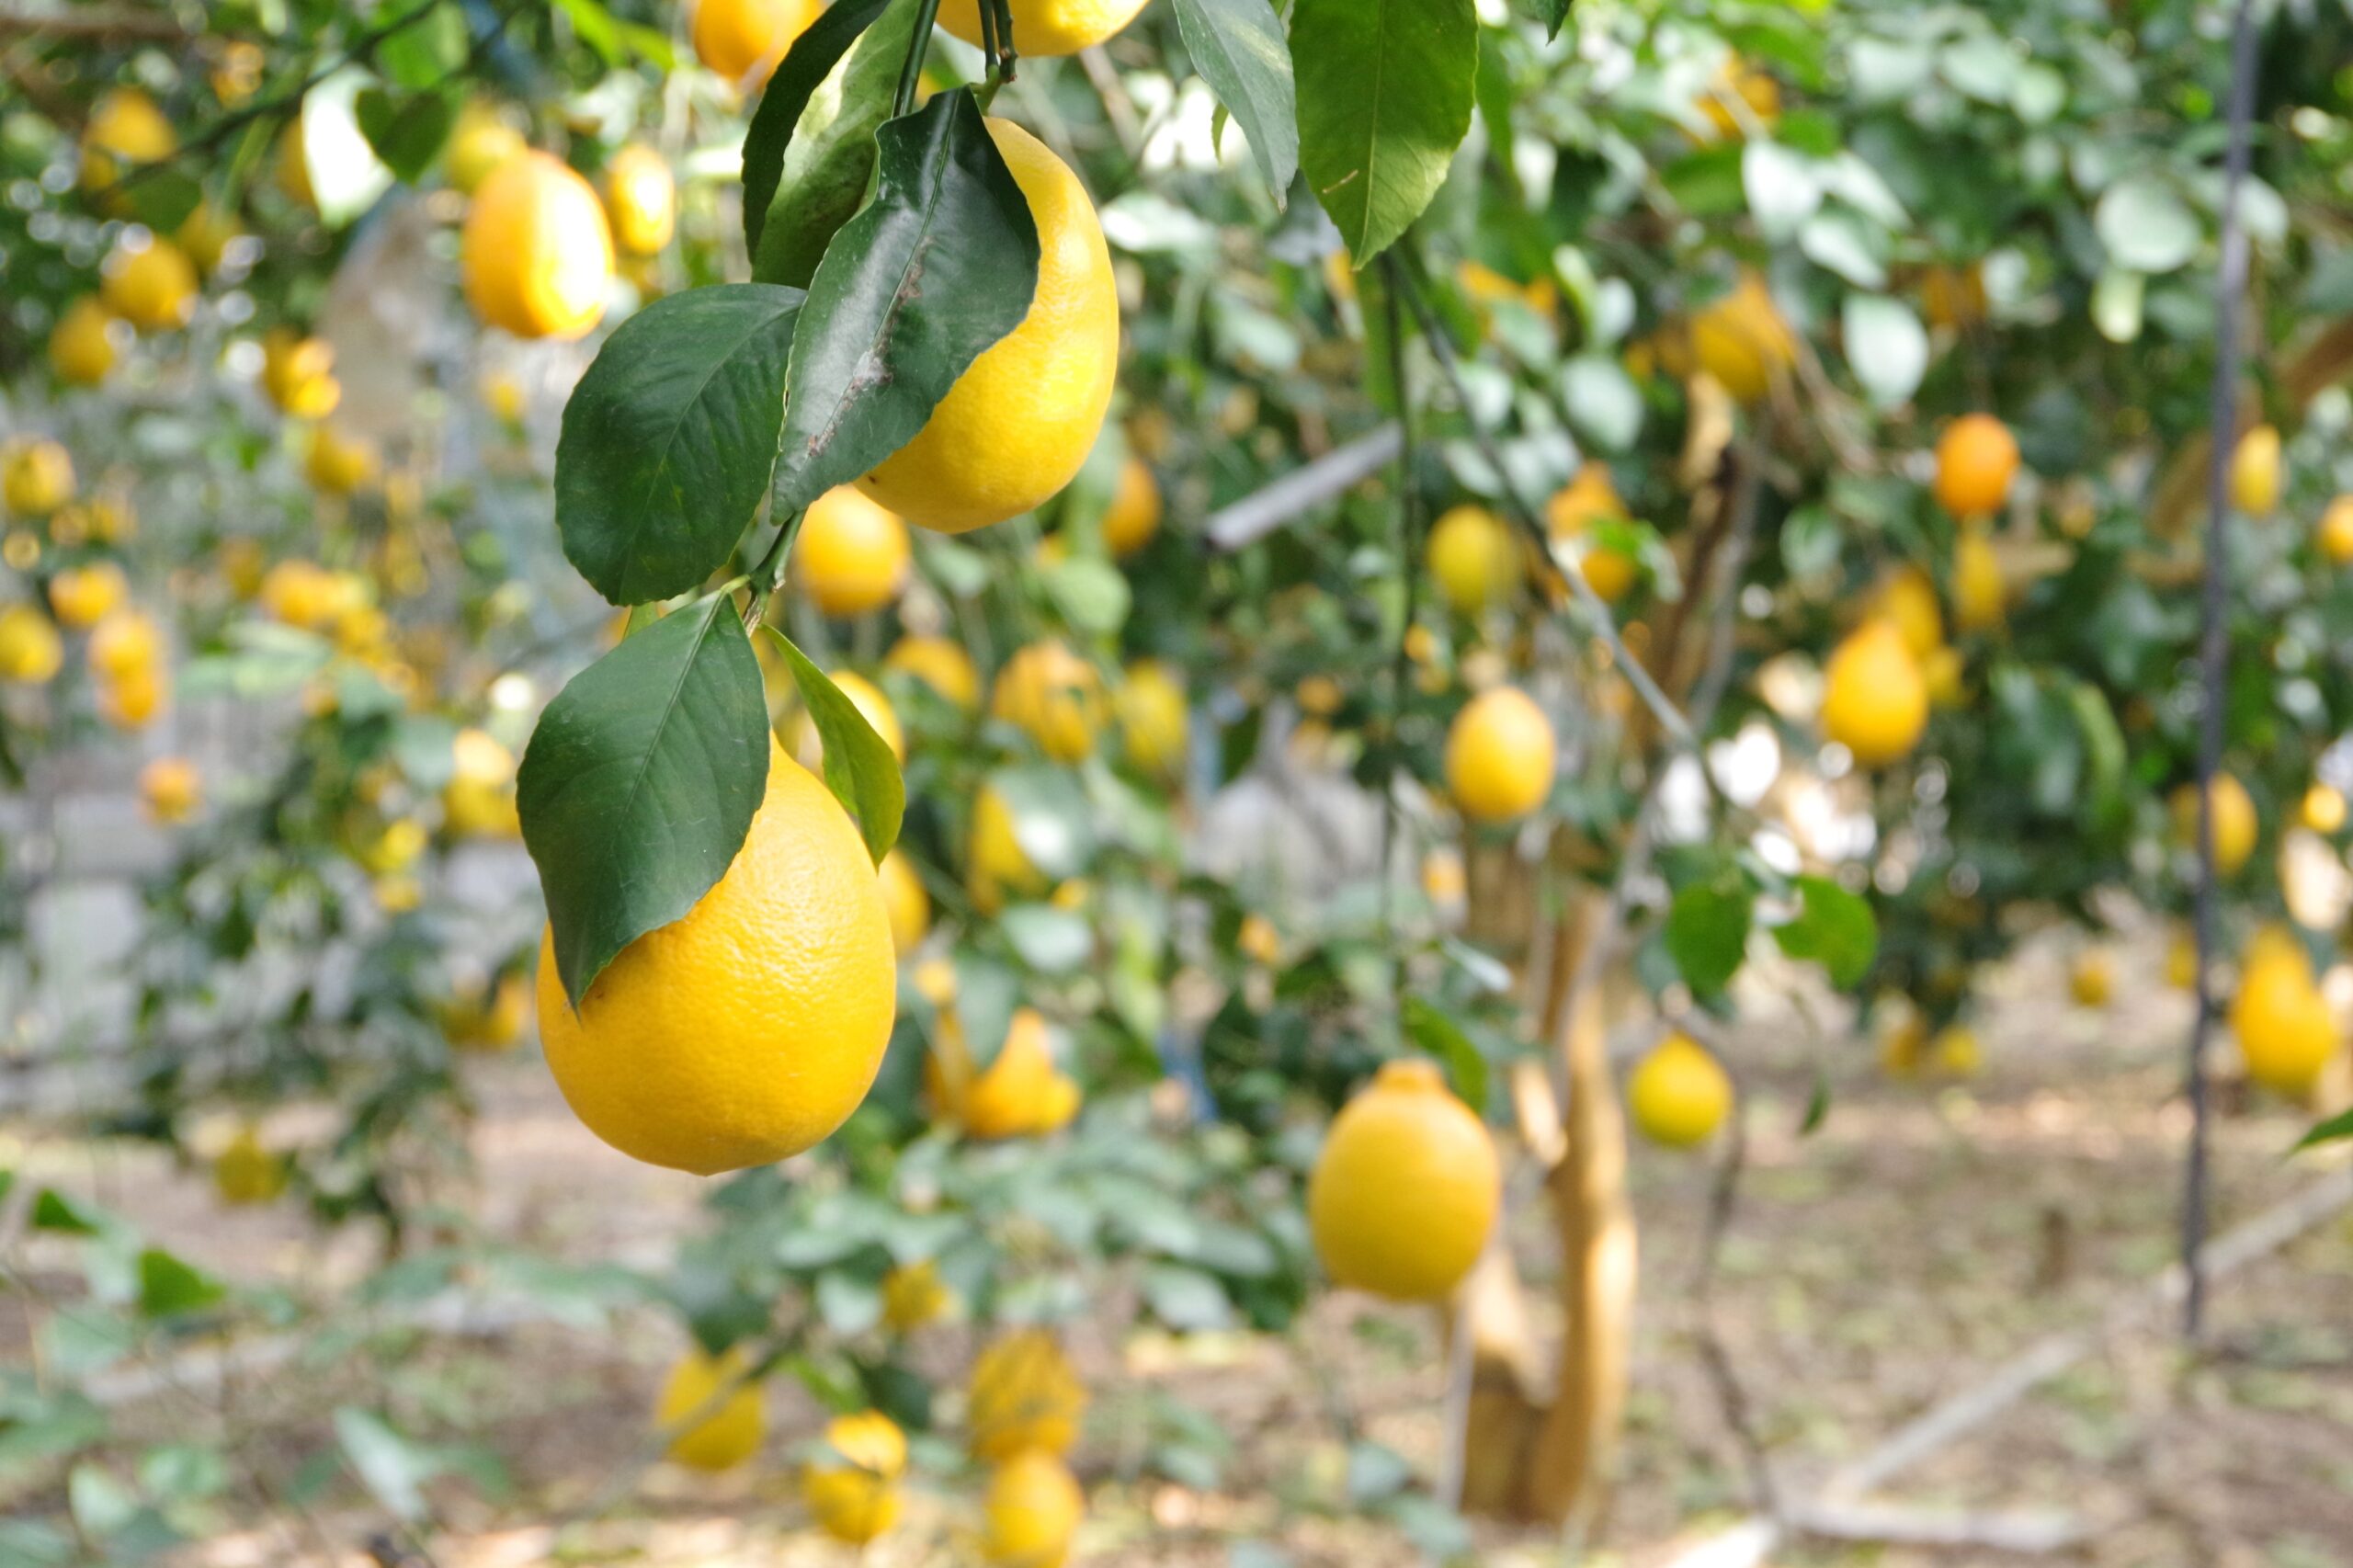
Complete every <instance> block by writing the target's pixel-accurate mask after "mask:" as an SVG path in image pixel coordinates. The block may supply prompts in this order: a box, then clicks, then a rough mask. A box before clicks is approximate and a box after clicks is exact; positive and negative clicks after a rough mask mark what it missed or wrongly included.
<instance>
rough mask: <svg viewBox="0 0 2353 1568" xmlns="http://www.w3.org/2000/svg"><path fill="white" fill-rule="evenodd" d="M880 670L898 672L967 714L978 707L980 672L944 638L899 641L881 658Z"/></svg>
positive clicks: (969, 656) (961, 648)
mask: <svg viewBox="0 0 2353 1568" xmlns="http://www.w3.org/2000/svg"><path fill="white" fill-rule="evenodd" d="M882 667H883V668H884V669H886V670H900V671H904V673H906V674H908V675H911V676H915V679H917V680H919V681H921V682H923V683H924V685H926V686H927V687H931V689H932V690H934V691H936V692H938V693H939V695H940V696H942V697H944V698H946V699H948V700H949V701H950V702H952V703H954V704H955V705H956V706H957V707H959V708H961V709H962V710H964V711H965V712H967V713H969V712H971V711H972V710H973V709H975V708H977V707H979V706H980V703H981V672H980V671H979V670H977V669H974V668H973V667H972V654H970V653H966V652H964V645H963V644H962V643H961V642H951V641H949V639H948V638H945V637H902V638H900V639H899V640H898V642H895V643H893V644H892V647H891V651H890V652H889V653H885V654H883V655H882Z"/></svg>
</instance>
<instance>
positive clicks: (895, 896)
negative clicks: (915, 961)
mask: <svg viewBox="0 0 2353 1568" xmlns="http://www.w3.org/2000/svg"><path fill="white" fill-rule="evenodd" d="M874 874H875V876H876V877H878V878H879V879H880V880H881V883H882V907H883V908H884V909H886V910H888V911H889V912H890V915H891V947H892V950H893V951H895V952H896V953H897V954H898V955H899V956H900V957H901V958H904V957H906V956H907V955H908V954H909V953H911V952H914V951H915V949H916V948H917V947H919V946H921V945H922V943H923V937H924V933H925V932H926V931H928V930H929V929H931V895H930V894H929V893H927V892H924V891H923V879H922V878H921V877H919V876H917V875H916V874H915V862H914V861H913V860H910V859H908V858H907V852H906V851H905V850H904V849H893V850H892V851H891V852H890V853H889V854H888V855H885V856H883V857H882V864H881V865H880V866H878V867H876V868H875V872H874Z"/></svg>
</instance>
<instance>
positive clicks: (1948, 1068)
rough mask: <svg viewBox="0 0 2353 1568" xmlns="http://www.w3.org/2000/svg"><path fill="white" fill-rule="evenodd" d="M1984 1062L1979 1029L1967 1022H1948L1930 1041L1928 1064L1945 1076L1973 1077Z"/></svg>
mask: <svg viewBox="0 0 2353 1568" xmlns="http://www.w3.org/2000/svg"><path fill="white" fill-rule="evenodd" d="M1983 1063H1984V1051H1983V1050H1982V1049H1981V1048H1980V1047H1979V1045H1978V1043H1977V1031H1976V1030H1975V1029H1973V1028H1970V1027H1969V1026H1968V1025H1967V1024H1947V1025H1946V1026H1945V1027H1944V1028H1941V1029H1939V1030H1938V1031H1937V1038H1936V1039H1935V1040H1930V1041H1929V1042H1928V1065H1929V1067H1930V1068H1931V1069H1932V1070H1933V1071H1935V1072H1937V1073H1938V1074H1942V1075H1943V1076H1945V1077H1948V1078H1973V1077H1975V1076H1976V1075H1977V1069H1978V1068H1979V1067H1980V1066H1981V1065H1982V1064H1983Z"/></svg>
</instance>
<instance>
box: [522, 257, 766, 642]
mask: <svg viewBox="0 0 2353 1568" xmlns="http://www.w3.org/2000/svg"><path fill="white" fill-rule="evenodd" d="M800 312H801V291H800V290H797V289H779V288H777V287H775V286H774V285H772V284H767V283H731V284H721V285H719V286H718V287H715V288H710V289H691V290H688V291H687V292H685V293H683V294H674V295H672V296H670V297H669V298H668V299H665V300H657V301H654V303H653V304H651V305H648V306H647V307H646V308H645V309H644V310H642V311H640V312H638V313H637V314H635V315H633V316H631V318H630V319H629V320H628V321H626V322H624V323H622V324H621V326H620V330H619V331H617V332H615V333H614V334H613V335H612V337H611V338H610V339H609V340H608V342H607V343H606V344H605V347H604V348H603V350H602V351H601V352H600V353H598V354H597V361H596V363H595V364H593V365H591V366H589V367H588V373H587V374H586V375H585V376H583V377H581V379H580V384H579V385H578V386H577V387H575V388H574V390H573V393H572V401H571V402H570V403H566V404H565V405H564V410H563V437H562V439H561V440H559V441H558V443H557V445H556V453H555V521H556V528H557V531H558V532H559V533H561V534H562V535H563V552H564V554H565V556H566V557H568V558H569V559H570V560H571V562H572V563H573V565H574V566H576V567H578V568H579V570H580V574H581V575H582V576H583V577H585V578H587V579H588V582H589V585H591V586H592V587H594V588H595V589H596V590H597V592H598V593H600V594H602V595H604V596H605V597H607V598H608V599H610V600H611V601H612V602H613V603H615V604H622V605H627V604H643V603H645V602H647V601H649V600H652V599H661V598H667V597H671V596H672V595H675V594H681V593H684V592H686V591H687V590H688V589H689V588H692V587H694V586H696V585H698V584H699V583H701V582H702V580H703V579H704V578H706V577H708V576H710V574H711V573H712V572H714V571H716V570H717V569H718V568H719V567H721V566H722V565H724V564H725V563H726V562H727V558H728V556H729V555H730V554H731V553H732V552H733V551H734V549H735V542H736V540H739V539H741V538H742V537H743V533H744V528H745V525H747V524H748V523H750V522H751V520H752V515H753V513H754V512H756V510H758V508H759V504H760V495H761V493H762V492H763V491H765V490H766V489H767V483H768V473H769V470H770V469H771V467H772V466H773V464H774V462H775V458H776V442H777V431H778V429H779V427H780V426H782V425H783V423H784V372H785V365H786V362H787V360H788V359H789V358H790V356H791V352H792V335H793V324H794V321H795V319H796V317H797V316H798V314H799V313H800Z"/></svg>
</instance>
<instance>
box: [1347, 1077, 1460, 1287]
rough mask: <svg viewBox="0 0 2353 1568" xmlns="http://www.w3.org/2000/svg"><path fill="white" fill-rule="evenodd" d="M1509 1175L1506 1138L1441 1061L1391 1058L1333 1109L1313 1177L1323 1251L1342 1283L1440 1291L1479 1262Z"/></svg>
mask: <svg viewBox="0 0 2353 1568" xmlns="http://www.w3.org/2000/svg"><path fill="white" fill-rule="evenodd" d="M1502 1184H1503V1176H1502V1171H1501V1167H1500V1165H1498V1163H1497V1161H1496V1159H1495V1141H1494V1140H1493V1139H1491V1138H1489V1137H1488V1136H1487V1130H1486V1128H1485V1126H1484V1125H1483V1124H1482V1123H1481V1122H1480V1120H1479V1119H1478V1117H1477V1116H1475V1115H1473V1114H1472V1110H1471V1108H1470V1107H1468V1106H1466V1105H1464V1104H1463V1103H1462V1102H1461V1100H1459V1099H1457V1098H1455V1097H1454V1096H1453V1095H1452V1094H1451V1093H1449V1091H1448V1089H1447V1086H1446V1081H1445V1080H1444V1079H1443V1078H1441V1077H1439V1076H1438V1068H1437V1067H1436V1066H1435V1065H1433V1064H1432V1063H1430V1062H1427V1061H1420V1060H1411V1061H1402V1062H1387V1063H1385V1064H1383V1066H1382V1067H1381V1071H1380V1072H1379V1073H1377V1074H1374V1075H1373V1080H1372V1082H1371V1083H1370V1085H1367V1086H1366V1087H1365V1088H1363V1089H1360V1090H1358V1092H1357V1094H1356V1095H1355V1096H1353V1097H1352V1098H1350V1099H1349V1101H1348V1103H1347V1105H1346V1106H1344V1107H1342V1108H1341V1109H1340V1114H1339V1115H1338V1116H1336V1117H1335V1118H1333V1119H1332V1128H1331V1131H1330V1133H1329V1134H1328V1135H1327V1136H1326V1137H1325V1138H1324V1148H1323V1152H1322V1153H1319V1154H1318V1155H1317V1156H1316V1160H1315V1169H1314V1172H1313V1175H1312V1176H1309V1178H1308V1183H1307V1222H1308V1228H1309V1230H1310V1231H1311V1232H1312V1233H1313V1236H1314V1239H1315V1252H1316V1256H1319V1257H1321V1258H1322V1259H1323V1260H1324V1267H1325V1268H1326V1269H1327V1270H1329V1271H1330V1273H1331V1276H1332V1278H1334V1279H1335V1280H1336V1281H1338V1282H1339V1283H1340V1284H1342V1285H1345V1286H1348V1287H1351V1288H1353V1289H1356V1290H1370V1291H1371V1292H1372V1293H1373V1294H1375V1295H1378V1296H1386V1297H1388V1298H1390V1299H1391V1300H1392V1301H1437V1300H1438V1299H1439V1298H1441V1297H1443V1296H1445V1295H1447V1294H1448V1293H1449V1291H1451V1290H1453V1289H1454V1287H1455V1286H1456V1285H1458V1284H1460V1283H1461V1280H1462V1277H1463V1276H1464V1275H1466V1274H1468V1273H1469V1272H1470V1271H1471V1266H1472V1264H1473V1263H1475V1262H1477V1261H1478V1258H1479V1253H1480V1251H1481V1249H1482V1248H1483V1247H1484V1246H1485V1245H1486V1244H1487V1232H1488V1231H1489V1230H1490V1229H1491V1228H1492V1227H1493V1226H1494V1224H1495V1210H1496V1207H1497V1205H1498V1204H1499V1203H1500V1202H1501V1200H1502Z"/></svg>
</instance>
